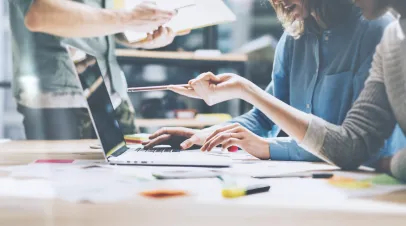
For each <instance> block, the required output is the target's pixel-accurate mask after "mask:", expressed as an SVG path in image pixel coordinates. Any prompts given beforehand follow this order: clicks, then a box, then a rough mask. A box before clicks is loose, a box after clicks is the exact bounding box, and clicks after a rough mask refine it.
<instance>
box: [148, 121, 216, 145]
mask: <svg viewBox="0 0 406 226" xmlns="http://www.w3.org/2000/svg"><path fill="white" fill-rule="evenodd" d="M208 135H209V134H208V133H204V132H202V131H201V130H195V129H188V128H184V127H169V128H161V129H159V130H158V131H156V132H155V133H153V134H152V135H151V136H150V137H149V139H150V140H149V141H148V142H145V143H143V145H144V146H145V148H147V149H148V148H153V147H154V146H156V145H170V146H171V147H173V148H182V149H183V150H185V149H188V148H190V147H192V146H193V145H200V146H201V145H202V144H203V142H204V141H205V140H206V137H207V136H208Z"/></svg>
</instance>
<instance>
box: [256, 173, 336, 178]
mask: <svg viewBox="0 0 406 226" xmlns="http://www.w3.org/2000/svg"><path fill="white" fill-rule="evenodd" d="M333 176H334V174H332V173H310V174H286V175H275V176H263V177H255V178H262V179H263V178H313V179H330V178H332V177H333Z"/></svg>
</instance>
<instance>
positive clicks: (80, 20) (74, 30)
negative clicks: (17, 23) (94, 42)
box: [25, 0, 128, 37]
mask: <svg viewBox="0 0 406 226" xmlns="http://www.w3.org/2000/svg"><path fill="white" fill-rule="evenodd" d="M126 20H128V19H127V15H126V14H125V13H121V12H120V11H115V10H108V9H101V8H95V7H91V6H88V5H85V4H82V3H77V2H74V1H69V0H57V1H56V0H35V1H34V2H33V3H32V5H31V8H30V9H29V11H28V12H27V14H26V16H25V23H26V26H27V27H28V29H30V30H31V31H33V32H44V33H49V34H52V35H56V36H62V37H96V36H105V35H110V34H114V33H118V32H121V31H123V30H125V24H126Z"/></svg>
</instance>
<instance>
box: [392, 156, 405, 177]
mask: <svg viewBox="0 0 406 226" xmlns="http://www.w3.org/2000/svg"><path fill="white" fill-rule="evenodd" d="M390 169H391V173H392V174H393V176H395V177H396V178H397V179H399V180H402V181H405V182H406V149H405V150H403V151H400V152H398V153H397V154H396V155H395V156H394V157H393V159H392V161H391V164H390Z"/></svg>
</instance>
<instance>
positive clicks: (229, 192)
mask: <svg viewBox="0 0 406 226" xmlns="http://www.w3.org/2000/svg"><path fill="white" fill-rule="evenodd" d="M270 188H271V186H269V185H253V186H249V187H247V188H227V189H223V191H222V192H221V193H222V195H223V197H224V198H237V197H241V196H246V195H253V194H258V193H262V192H267V191H269V189H270Z"/></svg>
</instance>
